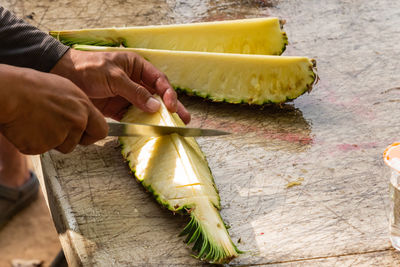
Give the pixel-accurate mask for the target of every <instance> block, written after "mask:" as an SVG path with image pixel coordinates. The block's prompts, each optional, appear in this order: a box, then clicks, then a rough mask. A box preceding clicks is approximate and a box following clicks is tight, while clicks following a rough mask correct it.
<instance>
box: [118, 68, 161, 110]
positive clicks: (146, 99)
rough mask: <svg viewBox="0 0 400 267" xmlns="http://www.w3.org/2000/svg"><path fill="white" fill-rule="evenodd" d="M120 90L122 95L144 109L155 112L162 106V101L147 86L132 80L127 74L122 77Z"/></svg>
mask: <svg viewBox="0 0 400 267" xmlns="http://www.w3.org/2000/svg"><path fill="white" fill-rule="evenodd" d="M118 91H119V94H120V95H121V96H122V97H124V98H125V99H126V100H128V101H129V102H131V103H132V104H134V105H135V106H137V107H138V108H140V109H142V110H143V111H146V112H150V113H154V112H156V111H158V110H159V109H160V107H161V104H160V102H158V100H157V99H155V98H154V97H153V96H152V95H151V93H150V92H149V91H148V90H147V89H146V88H144V87H143V86H141V85H139V84H137V83H135V82H133V81H131V80H130V79H129V77H127V76H126V77H121V80H120V84H119V86H118Z"/></svg>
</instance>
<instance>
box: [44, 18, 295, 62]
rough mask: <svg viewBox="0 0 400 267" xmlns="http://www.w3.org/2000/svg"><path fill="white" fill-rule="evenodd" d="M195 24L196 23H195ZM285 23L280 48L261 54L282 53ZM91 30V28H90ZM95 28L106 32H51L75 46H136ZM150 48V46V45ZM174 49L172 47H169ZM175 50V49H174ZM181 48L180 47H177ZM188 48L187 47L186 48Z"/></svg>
mask: <svg viewBox="0 0 400 267" xmlns="http://www.w3.org/2000/svg"><path fill="white" fill-rule="evenodd" d="M194 24H195V23H194ZM283 24H284V22H282V21H281V20H280V21H279V26H280V29H281V32H280V34H281V40H282V46H281V47H280V48H278V47H276V48H275V49H274V50H273V51H270V52H267V53H260V54H268V55H277V56H279V55H281V54H282V53H283V52H284V51H285V50H286V47H287V45H288V44H289V42H288V37H287V34H286V32H284V31H283ZM88 30H89V31H90V30H91V29H88ZM93 30H100V31H101V30H103V31H104V32H106V34H104V36H90V34H88V35H86V36H85V35H84V34H82V33H80V32H79V31H80V30H65V31H50V32H49V34H50V35H51V36H53V37H54V38H56V39H57V40H59V41H60V42H61V43H63V44H65V45H67V46H73V45H76V44H80V45H94V46H109V47H120V46H123V47H135V46H131V45H129V44H128V42H127V40H126V39H125V38H124V37H121V36H118V35H116V34H115V33H114V32H113V31H112V28H108V29H107V28H104V29H93ZM140 47H142V48H146V47H145V46H140ZM149 48H150V47H149ZM151 48H153V49H165V48H157V47H151ZM168 49H172V48H168ZM172 50H175V49H172ZM177 50H179V49H177ZM184 50H186V49H184ZM190 50H195V51H209V52H216V51H213V49H211V50H208V49H207V50H198V49H189V50H187V51H190ZM220 52H222V51H220ZM224 53H246V52H243V51H242V52H239V51H235V52H234V51H224ZM250 54H258V53H255V52H250Z"/></svg>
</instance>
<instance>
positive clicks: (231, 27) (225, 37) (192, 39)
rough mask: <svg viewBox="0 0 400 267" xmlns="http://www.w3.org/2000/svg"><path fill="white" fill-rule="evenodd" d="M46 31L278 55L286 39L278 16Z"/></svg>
mask: <svg viewBox="0 0 400 267" xmlns="http://www.w3.org/2000/svg"><path fill="white" fill-rule="evenodd" d="M50 34H51V35H52V36H54V37H55V38H57V39H59V40H60V41H61V42H63V43H64V44H67V45H73V44H86V45H101V46H120V45H123V46H125V47H136V48H150V49H166V50H182V51H205V52H221V53H238V54H262V55H280V54H282V53H283V51H284V50H285V48H286V45H287V43H288V42H287V37H286V33H285V32H283V31H282V30H281V24H280V21H279V19H278V18H257V19H242V20H230V21H215V22H201V23H191V24H176V25H160V26H142V27H128V28H104V29H82V30H67V31H51V32H50Z"/></svg>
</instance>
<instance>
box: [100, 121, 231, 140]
mask: <svg viewBox="0 0 400 267" xmlns="http://www.w3.org/2000/svg"><path fill="white" fill-rule="evenodd" d="M107 124H108V127H109V130H108V136H152V137H156V136H163V135H169V134H174V133H176V134H179V135H181V136H185V137H187V136H218V135H226V134H230V133H229V132H224V131H220V130H215V129H203V128H191V127H175V126H160V125H152V124H143V123H124V122H107Z"/></svg>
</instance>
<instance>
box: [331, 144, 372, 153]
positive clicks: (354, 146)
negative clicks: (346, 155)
mask: <svg viewBox="0 0 400 267" xmlns="http://www.w3.org/2000/svg"><path fill="white" fill-rule="evenodd" d="M377 146H378V144H377V143H376V142H372V143H361V144H340V145H337V148H338V149H339V150H340V151H343V152H347V151H354V150H360V149H368V148H374V147H377Z"/></svg>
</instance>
